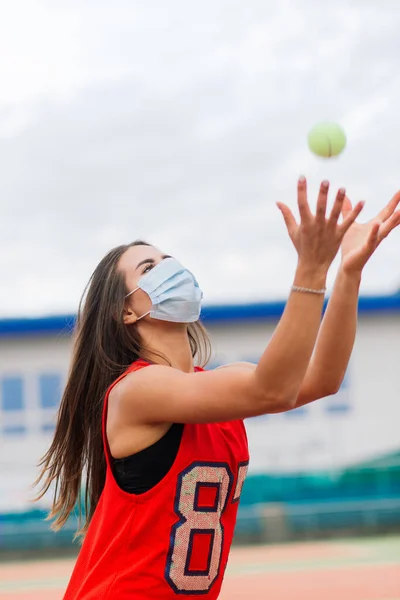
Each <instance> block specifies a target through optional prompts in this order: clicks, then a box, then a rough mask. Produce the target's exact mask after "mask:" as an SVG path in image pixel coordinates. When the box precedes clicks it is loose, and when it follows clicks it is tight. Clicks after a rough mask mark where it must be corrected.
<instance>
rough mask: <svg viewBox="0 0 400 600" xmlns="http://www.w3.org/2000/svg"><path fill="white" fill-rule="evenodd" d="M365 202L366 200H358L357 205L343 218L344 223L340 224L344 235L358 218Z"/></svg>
mask: <svg viewBox="0 0 400 600" xmlns="http://www.w3.org/2000/svg"><path fill="white" fill-rule="evenodd" d="M364 204H365V202H362V201H361V202H357V204H356V205H355V207H354V208H353V209H352V210H351V211H350V212H349V213H348V214H347V215H346V217H345V218H344V219H343V223H342V224H341V225H340V230H341V232H342V233H343V235H344V234H345V233H346V231H347V230H348V229H349V228H350V227H351V226H352V225H353V223H354V221H355V220H356V219H357V217H358V215H359V214H360V212H361V211H362V209H363V208H364Z"/></svg>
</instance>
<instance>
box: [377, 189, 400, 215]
mask: <svg viewBox="0 0 400 600" xmlns="http://www.w3.org/2000/svg"><path fill="white" fill-rule="evenodd" d="M399 202H400V191H399V192H397V193H396V194H395V195H394V196H393V198H392V199H391V201H390V202H389V203H388V204H387V205H386V206H385V208H383V209H382V210H381V212H380V213H379V215H378V219H380V220H381V221H382V222H384V221H387V219H388V218H389V217H390V216H391V215H392V214H393V213H394V211H395V210H396V208H397V206H398V204H399Z"/></svg>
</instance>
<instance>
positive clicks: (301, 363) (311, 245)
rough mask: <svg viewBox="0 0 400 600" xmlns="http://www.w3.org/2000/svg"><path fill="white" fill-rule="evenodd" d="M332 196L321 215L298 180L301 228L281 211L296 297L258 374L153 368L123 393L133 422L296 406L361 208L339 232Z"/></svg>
mask: <svg viewBox="0 0 400 600" xmlns="http://www.w3.org/2000/svg"><path fill="white" fill-rule="evenodd" d="M327 195H328V184H327V183H324V184H322V185H321V189H320V193H319V197H318V202H317V210H316V215H315V216H314V215H313V214H312V213H311V210H310V207H309V205H308V201H307V189H306V182H305V180H300V181H299V184H298V206H299V212H300V224H297V223H296V220H295V218H294V217H293V215H292V213H291V211H290V210H289V208H288V207H287V206H285V205H283V204H279V205H278V206H279V208H280V210H281V211H282V214H283V217H284V220H285V223H286V226H287V229H288V233H289V236H290V238H291V240H292V242H293V244H294V246H295V248H296V250H297V253H298V266H297V270H296V274H295V278H294V286H297V290H296V291H295V290H292V292H291V294H290V296H289V299H288V302H287V304H286V307H285V311H284V313H283V315H282V318H281V320H280V322H279V324H278V326H277V328H276V330H275V332H274V335H273V337H272V339H271V340H270V342H269V344H268V346H267V347H266V349H265V352H264V353H263V355H262V357H261V359H260V361H259V363H258V365H257V367H256V368H255V369H254V370H249V369H242V368H240V367H239V368H236V369H235V368H232V369H229V370H228V369H220V370H215V371H209V372H204V373H196V374H193V373H189V374H188V373H182V372H181V371H178V370H176V369H172V368H170V367H165V366H161V365H154V366H149V367H146V368H145V369H141V370H140V371H138V372H134V373H132V374H130V375H128V376H127V377H126V378H125V380H123V381H122V382H121V383H120V384H119V386H118V398H117V401H119V402H120V403H121V407H122V408H123V412H124V414H125V415H127V418H129V419H132V422H135V423H155V422H163V421H164V422H184V423H190V422H198V423H199V422H213V421H227V420H233V419H239V418H246V417H250V416H255V415H260V414H263V413H268V412H280V411H284V410H288V409H289V408H293V407H294V406H295V403H296V400H297V398H298V395H299V390H300V387H301V385H302V382H303V379H304V376H305V373H306V371H307V368H308V364H309V361H310V358H311V355H312V352H313V349H314V345H315V341H316V338H317V334H318V330H319V327H320V321H321V312H322V307H323V298H324V294H323V293H320V292H321V290H324V288H325V282H326V275H327V272H328V269H329V267H330V265H331V263H332V261H333V259H334V257H335V255H336V254H337V251H338V249H339V246H340V244H341V241H342V239H343V236H344V234H345V232H346V231H347V230H348V228H349V227H350V225H351V224H352V223H353V222H354V220H355V218H356V216H357V215H358V214H359V213H360V211H361V209H362V204H361V203H360V204H358V205H357V206H356V207H355V208H354V209H353V210H352V211H350V213H349V215H348V216H347V217H346V218H345V219H344V221H343V223H342V224H340V225H339V224H338V218H339V216H340V212H341V209H342V205H343V202H344V190H340V191H339V193H338V194H337V197H336V200H335V203H334V206H333V209H332V212H331V214H330V216H329V218H326V216H325V213H326V204H327ZM299 288H302V289H303V290H304V289H308V290H309V291H300V290H299ZM310 290H311V291H310ZM318 292H319V293H318Z"/></svg>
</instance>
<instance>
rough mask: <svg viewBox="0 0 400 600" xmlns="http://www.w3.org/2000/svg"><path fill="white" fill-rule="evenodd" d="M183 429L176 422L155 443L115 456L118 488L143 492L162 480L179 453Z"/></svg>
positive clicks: (113, 462) (132, 491) (114, 466)
mask: <svg viewBox="0 0 400 600" xmlns="http://www.w3.org/2000/svg"><path fill="white" fill-rule="evenodd" d="M183 428H184V425H182V424H181V423H174V424H173V425H172V426H171V427H170V428H169V429H168V431H167V433H166V434H165V435H164V436H163V437H162V438H161V439H159V440H158V441H157V442H155V444H152V446H149V447H148V448H145V449H144V450H141V451H140V452H137V453H136V454H132V455H131V456H127V457H126V458H112V466H113V472H114V477H115V479H116V481H117V483H118V485H119V487H120V488H121V489H122V490H124V491H125V492H129V493H130V494H143V493H144V492H147V491H148V490H151V488H152V487H154V486H155V485H156V484H157V483H159V482H160V481H161V479H162V478H163V477H165V475H166V474H167V473H168V471H169V470H170V468H171V467H172V465H173V463H174V460H175V458H176V455H177V454H178V450H179V446H180V443H181V439H182V434H183Z"/></svg>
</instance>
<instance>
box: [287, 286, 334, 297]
mask: <svg viewBox="0 0 400 600" xmlns="http://www.w3.org/2000/svg"><path fill="white" fill-rule="evenodd" d="M291 289H292V292H305V293H306V294H320V295H322V294H325V292H326V288H322V289H321V290H313V289H311V288H306V287H300V286H298V285H292V288H291Z"/></svg>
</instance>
